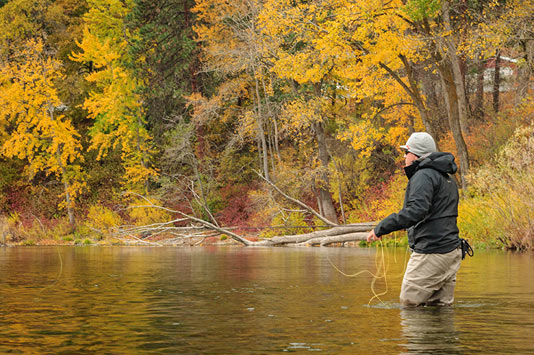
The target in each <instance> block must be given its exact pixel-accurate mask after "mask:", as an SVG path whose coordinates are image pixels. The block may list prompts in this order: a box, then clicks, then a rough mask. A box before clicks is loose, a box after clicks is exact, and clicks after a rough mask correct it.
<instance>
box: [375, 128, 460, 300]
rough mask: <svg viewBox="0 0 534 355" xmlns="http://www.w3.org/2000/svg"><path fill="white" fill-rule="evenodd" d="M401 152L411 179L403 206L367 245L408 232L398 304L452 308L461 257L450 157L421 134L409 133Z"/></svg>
mask: <svg viewBox="0 0 534 355" xmlns="http://www.w3.org/2000/svg"><path fill="white" fill-rule="evenodd" d="M401 148H402V149H404V150H405V156H404V157H405V163H406V166H405V167H404V171H405V172H406V175H407V176H408V179H409V181H408V185H407V187H406V193H405V196H404V206H403V208H402V209H401V210H400V211H399V212H398V213H393V214H391V215H389V216H388V217H386V218H384V219H383V220H382V221H381V222H380V223H378V225H377V226H376V227H375V228H374V230H372V231H371V232H369V234H368V236H367V241H368V242H371V241H374V240H378V239H379V238H380V237H381V236H383V235H385V234H388V233H391V232H393V231H397V230H400V229H407V230H408V242H409V245H410V248H411V249H412V255H411V256H410V260H409V262H408V266H407V268H406V273H405V274H404V279H403V281H402V288H401V294H400V301H401V304H403V305H416V306H419V305H436V304H443V305H450V304H452V302H453V301H454V286H455V283H456V273H457V272H458V269H459V268H460V261H461V258H462V252H461V248H460V244H461V243H460V238H459V236H458V234H459V232H458V227H457V225H456V218H457V217H458V186H457V185H456V182H455V181H454V179H453V178H452V177H451V175H450V174H454V173H455V172H456V169H457V167H456V164H455V163H454V156H453V155H452V154H450V153H440V152H437V149H436V143H435V142H434V139H433V138H432V136H431V135H429V134H428V133H425V132H416V133H413V134H412V135H411V136H410V138H409V139H408V141H407V142H406V145H403V146H401Z"/></svg>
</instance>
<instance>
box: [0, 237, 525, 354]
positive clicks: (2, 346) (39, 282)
mask: <svg viewBox="0 0 534 355" xmlns="http://www.w3.org/2000/svg"><path fill="white" fill-rule="evenodd" d="M377 251H379V250H376V249H358V248H242V247H224V248H223V247H221V248H215V247H213V248H211V247H197V248H191V249H189V248H172V247H169V248H150V247H11V248H0V353H7V352H11V353H25V354H26V353H30V354H31V353H39V354H42V353H68V354H72V353H76V354H83V353H100V354H101V353H112V354H113V353H120V354H129V353H131V354H139V353H141V354H142V353H193V354H196V353H203V354H236V353H271V352H309V351H314V352H315V351H317V352H323V353H353V354H356V353H360V354H370V353H374V354H391V353H393V354H398V353H424V354H428V353H431V354H439V353H441V354H460V353H465V354H472V353H483V354H488V353H495V354H503V353H507V354H517V353H534V343H533V339H534V273H533V271H534V256H533V255H532V254H515V253H508V252H502V251H477V252H476V255H475V257H474V258H467V259H466V260H464V261H463V262H462V268H461V270H460V272H459V275H458V284H457V289H456V303H455V305H454V306H453V307H446V308H433V307H427V308H418V309H403V308H401V307H400V306H399V304H398V294H399V289H400V283H401V279H402V277H401V275H402V272H403V269H404V263H405V255H406V253H405V251H404V249H389V250H387V251H386V253H385V260H386V262H387V263H388V272H387V287H388V292H387V293H386V294H385V295H383V296H381V300H382V302H380V301H378V300H376V299H375V300H373V301H372V302H371V304H370V305H368V302H369V300H370V299H371V297H373V292H372V290H371V283H372V280H373V278H372V276H370V275H369V274H367V273H365V274H361V275H359V276H357V277H347V276H344V275H342V274H340V273H339V272H338V271H337V270H336V269H335V268H334V267H333V266H332V265H331V263H330V261H331V262H332V263H333V264H335V265H336V266H337V267H339V269H340V270H343V271H344V272H346V273H348V274H351V273H356V272H358V271H361V270H365V269H369V270H371V271H374V270H375V262H376V260H377V258H376V253H377ZM329 260H330V261H329ZM385 287H386V284H385V283H384V281H383V280H378V281H377V282H376V283H375V289H376V292H377V293H379V292H383V291H384V290H385Z"/></svg>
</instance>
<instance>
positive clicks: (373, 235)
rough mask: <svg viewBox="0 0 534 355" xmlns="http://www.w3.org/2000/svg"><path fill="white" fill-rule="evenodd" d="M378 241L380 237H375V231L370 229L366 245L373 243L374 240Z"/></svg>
mask: <svg viewBox="0 0 534 355" xmlns="http://www.w3.org/2000/svg"><path fill="white" fill-rule="evenodd" d="M378 239H380V237H377V236H376V234H375V230H374V229H371V231H370V232H369V234H367V243H371V242H374V241H375V240H378Z"/></svg>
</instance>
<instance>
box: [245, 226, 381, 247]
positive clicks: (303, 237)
mask: <svg viewBox="0 0 534 355" xmlns="http://www.w3.org/2000/svg"><path fill="white" fill-rule="evenodd" d="M375 225H376V223H374V222H370V223H355V224H347V225H344V226H338V227H333V228H330V229H326V230H322V231H315V232H311V233H305V234H296V235H286V236H277V237H272V238H269V239H265V240H261V241H258V242H253V244H252V246H256V245H257V246H261V245H270V246H278V245H286V244H295V245H315V244H321V242H322V241H323V240H325V241H327V240H333V241H332V242H329V243H327V244H325V245H328V244H331V243H337V241H335V240H334V239H335V238H341V237H342V236H344V238H345V239H344V240H341V239H340V240H339V242H342V241H343V242H347V241H359V240H363V239H362V236H361V235H365V236H366V235H367V233H366V232H369V231H370V230H371V229H373V228H374V226H375ZM329 238H330V239H329Z"/></svg>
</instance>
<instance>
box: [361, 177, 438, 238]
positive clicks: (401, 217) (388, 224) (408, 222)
mask: <svg viewBox="0 0 534 355" xmlns="http://www.w3.org/2000/svg"><path fill="white" fill-rule="evenodd" d="M433 195H434V184H433V183H432V178H431V176H430V174H429V172H428V171H425V170H421V171H419V172H417V173H416V174H415V175H414V176H413V177H412V179H411V180H410V191H409V195H408V196H406V205H405V207H404V208H403V209H402V210H400V211H399V212H398V213H392V214H390V215H389V216H387V217H386V218H384V219H383V220H382V221H381V222H380V223H378V225H377V226H376V227H375V228H374V229H373V230H372V231H371V232H369V234H368V235H367V241H368V242H370V241H374V240H378V239H379V238H380V237H381V236H383V235H385V234H389V233H391V232H394V231H397V230H401V229H406V228H410V227H411V226H414V225H416V224H417V223H418V222H420V221H422V220H423V219H424V218H425V217H426V216H427V214H428V212H429V210H430V207H431V206H432V196H433Z"/></svg>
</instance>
